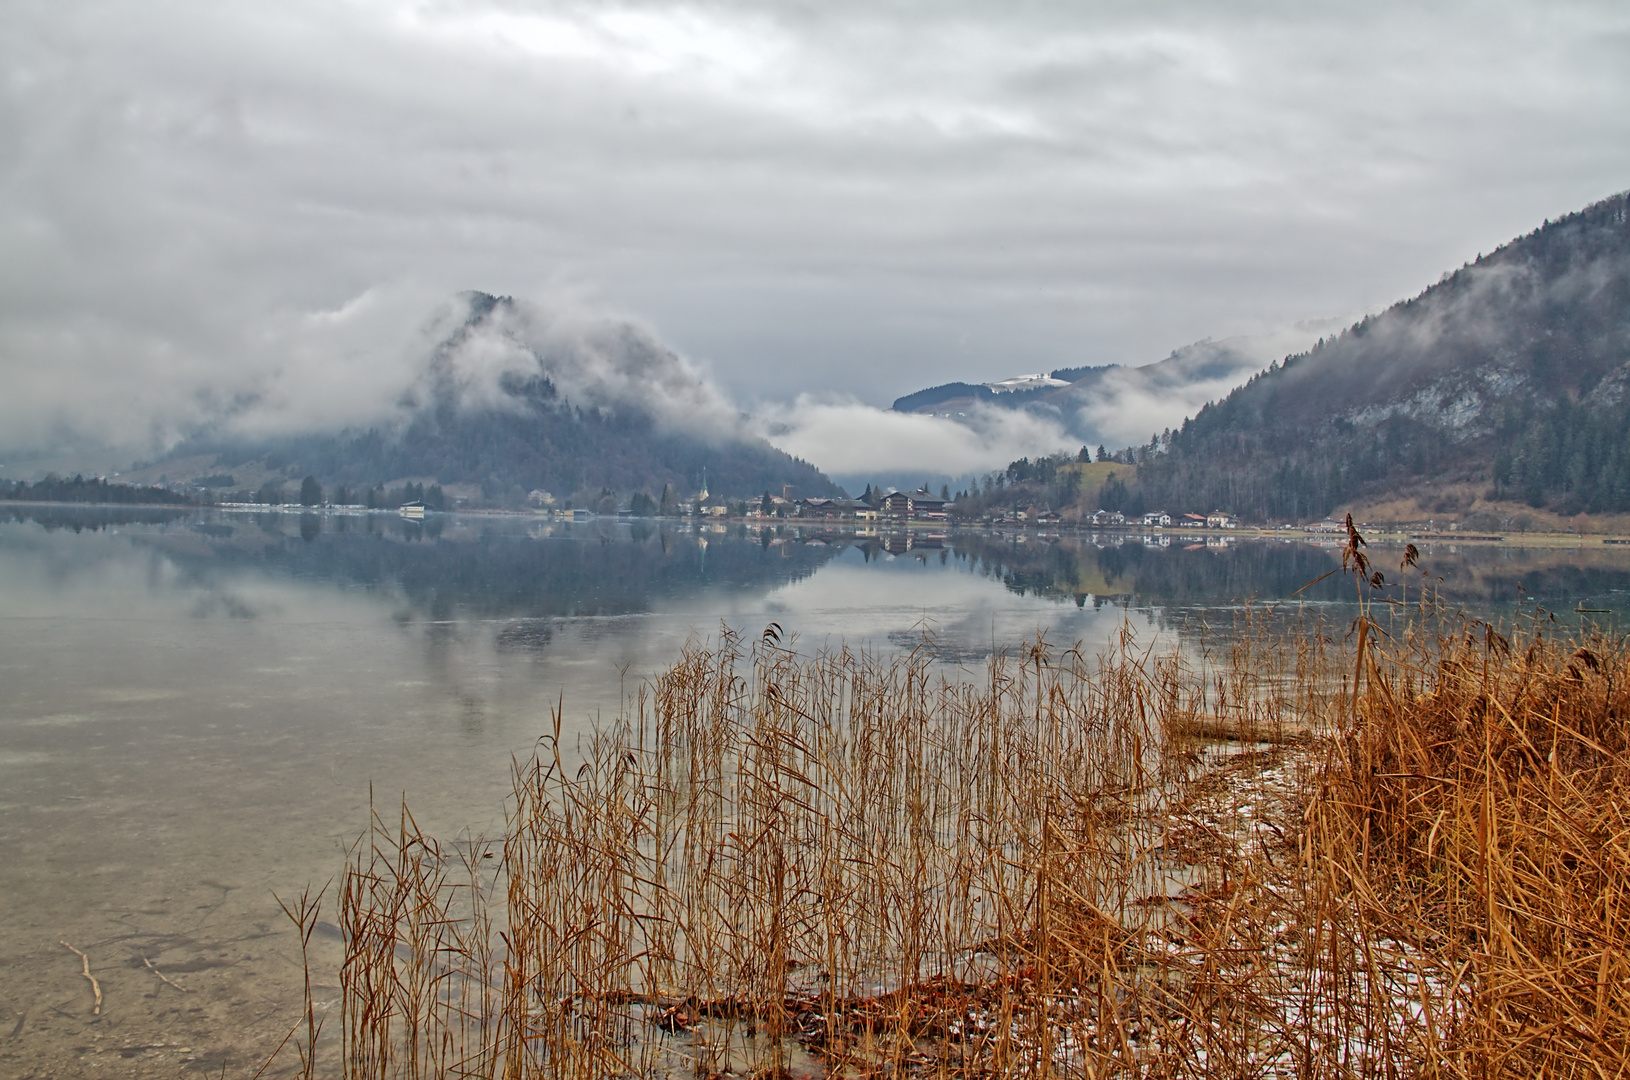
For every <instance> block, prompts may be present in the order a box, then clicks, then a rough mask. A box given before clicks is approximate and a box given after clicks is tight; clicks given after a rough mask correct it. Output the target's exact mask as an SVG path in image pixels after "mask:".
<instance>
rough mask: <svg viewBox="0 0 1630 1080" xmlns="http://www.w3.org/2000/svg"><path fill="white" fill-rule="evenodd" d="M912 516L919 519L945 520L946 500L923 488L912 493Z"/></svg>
mask: <svg viewBox="0 0 1630 1080" xmlns="http://www.w3.org/2000/svg"><path fill="white" fill-rule="evenodd" d="M911 516H912V517H913V518H915V519H916V520H918V521H944V520H945V500H944V499H942V498H940V497H939V496H937V495H935V494H934V493H933V492H931V491H929V490H928V489H927V488H923V489H921V490H919V491H914V492H912V493H911Z"/></svg>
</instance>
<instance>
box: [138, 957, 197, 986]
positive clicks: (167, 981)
mask: <svg viewBox="0 0 1630 1080" xmlns="http://www.w3.org/2000/svg"><path fill="white" fill-rule="evenodd" d="M141 962H142V963H144V964H146V965H147V970H148V971H151V972H152V973H153V974H154V975H157V976H158V977H159V981H160V982H162V983H163V984H164V985H165V986H168V987H171V988H173V989H176V990H179V991H181V992H182V993H183V994H190V993H192V991H190V990H188V989H187V988H186V987H185V986H179V985H177V984H176V983H173V982H171V981H170V977H169V976H168V975H165V974H164V972H162V971H160V970H159V969H158V968H156V967H154V966H153V962H152V961H151V960H149V959H147V957H145V956H144V957H142V958H141Z"/></svg>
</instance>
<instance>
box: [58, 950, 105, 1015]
mask: <svg viewBox="0 0 1630 1080" xmlns="http://www.w3.org/2000/svg"><path fill="white" fill-rule="evenodd" d="M62 947H63V948H64V949H67V950H68V951H69V952H71V953H73V954H74V955H75V956H77V957H79V965H80V974H82V975H84V976H85V978H87V979H89V980H90V983H91V993H93V994H95V995H96V1003H95V1004H94V1005H92V1006H91V1015H92V1016H101V1015H102V984H101V983H99V982H97V981H96V976H95V975H92V974H91V958H90V957H88V956H86V955H85V954H84V953H82V952H80V951H79V950H78V949H76V948H74V947H73V946H72V945H70V944H68V943H67V942H66V941H64V942H63V943H62Z"/></svg>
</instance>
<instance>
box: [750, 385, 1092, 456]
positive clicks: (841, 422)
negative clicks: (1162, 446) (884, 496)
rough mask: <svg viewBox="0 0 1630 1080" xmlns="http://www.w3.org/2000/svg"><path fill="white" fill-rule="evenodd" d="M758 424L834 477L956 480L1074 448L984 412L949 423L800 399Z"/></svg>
mask: <svg viewBox="0 0 1630 1080" xmlns="http://www.w3.org/2000/svg"><path fill="white" fill-rule="evenodd" d="M759 417H760V423H762V424H763V425H764V432H765V435H766V437H767V438H768V439H769V440H770V441H771V442H772V443H774V444H775V445H776V446H778V447H780V448H781V449H782V450H785V451H786V452H787V453H789V454H792V455H794V456H796V457H801V458H803V459H804V460H806V461H810V462H813V463H814V464H815V465H817V466H818V467H819V468H821V469H822V470H823V471H824V472H827V473H829V474H834V475H854V474H860V473H872V474H874V475H876V474H884V473H897V472H922V473H932V474H934V475H942V474H943V475H952V476H961V475H965V474H968V473H977V472H985V471H989V470H992V469H999V468H1002V467H1004V466H1005V465H1007V464H1008V462H1010V461H1013V460H1015V459H1016V458H1021V457H1031V456H1034V455H1037V454H1049V453H1053V452H1055V451H1058V450H1064V449H1075V448H1078V447H1079V445H1080V443H1079V440H1072V439H1071V437H1070V435H1069V434H1068V433H1067V432H1065V431H1064V430H1063V428H1061V427H1059V426H1058V425H1057V424H1055V423H1052V422H1051V421H1048V420H1044V419H1041V418H1038V417H1034V416H1031V415H1030V414H1028V413H1023V412H1017V411H1014V410H1010V409H995V408H990V407H986V406H977V407H975V408H974V410H973V411H972V412H970V413H969V415H968V416H967V417H966V418H965V419H964V420H962V421H956V420H949V419H945V418H943V417H938V416H928V415H924V414H921V413H898V412H893V411H890V410H887V409H879V408H875V407H873V406H870V405H865V404H862V403H860V402H858V401H854V400H824V401H823V400H818V399H815V398H812V397H810V396H809V395H802V396H800V397H799V398H798V399H797V401H796V402H794V403H793V404H792V405H790V406H769V407H764V408H761V409H760V411H759Z"/></svg>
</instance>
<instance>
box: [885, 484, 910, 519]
mask: <svg viewBox="0 0 1630 1080" xmlns="http://www.w3.org/2000/svg"><path fill="white" fill-rule="evenodd" d="M877 510H878V514H879V515H880V516H882V517H885V518H896V519H898V520H901V521H906V520H909V519H910V518H911V517H912V516H913V515H914V514H915V513H916V512H917V504H916V502H915V500H913V499H912V497H911V496H910V495H907V494H906V493H905V492H903V491H891V492H889V493H888V494H887V495H885V496H883V501H882V502H881V503H879V504H878V507H877Z"/></svg>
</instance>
